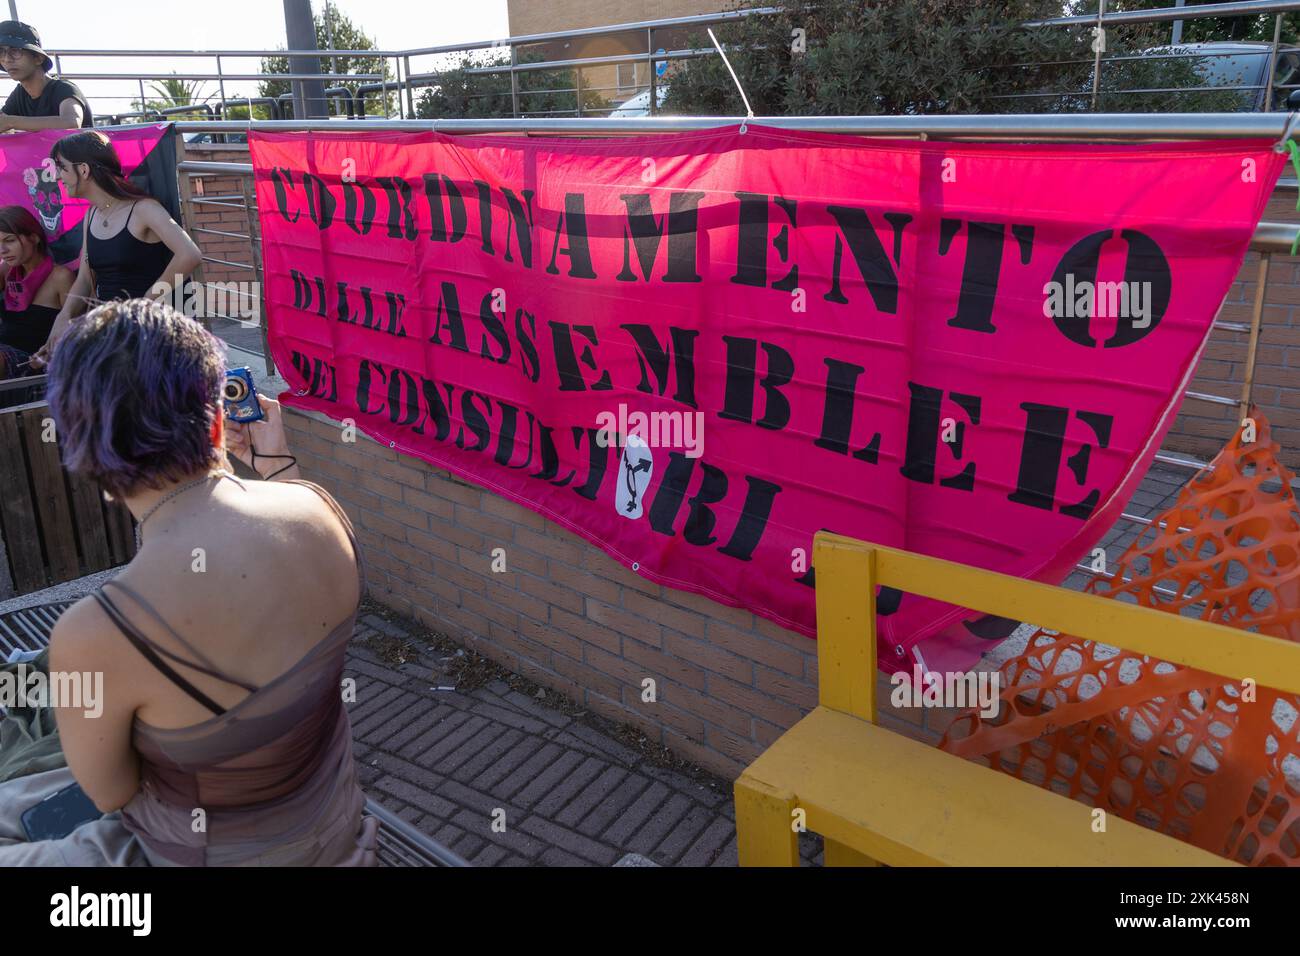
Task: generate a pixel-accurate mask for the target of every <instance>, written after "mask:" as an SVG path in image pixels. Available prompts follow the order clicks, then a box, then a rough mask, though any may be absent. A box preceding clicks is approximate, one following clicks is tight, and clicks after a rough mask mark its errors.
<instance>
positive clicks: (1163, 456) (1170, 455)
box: [1152, 451, 1210, 471]
mask: <svg viewBox="0 0 1300 956" xmlns="http://www.w3.org/2000/svg"><path fill="white" fill-rule="evenodd" d="M1152 460H1153V461H1158V462H1160V464H1162V465H1173V466H1175V467H1177V468H1187V469H1190V470H1192V471H1200V470H1201V469H1202V468H1208V467H1210V463H1209V462H1208V461H1201V460H1200V459H1199V458H1192V457H1191V456H1189V455H1179V454H1176V453H1174V452H1171V451H1158V452H1156V454H1155V457H1154V458H1153V459H1152Z"/></svg>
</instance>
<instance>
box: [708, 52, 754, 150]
mask: <svg viewBox="0 0 1300 956" xmlns="http://www.w3.org/2000/svg"><path fill="white" fill-rule="evenodd" d="M708 31H709V39H710V40H712V41H713V48H714V49H715V50H717V51H718V56H720V57H722V63H723V65H724V66H725V67H726V68H727V72H728V73H730V74H731V82H732V83H735V84H736V89H738V90H740V99H741V101H742V102H744V104H745V119H744V120H743V121H742V122H741V124H740V135H741V136H744V135H745V130H746V129H747V128H748V126H749V121H750V120H752V119H753V118H754V110H753V109H752V108H751V107H750V105H749V97H748V96H746V95H745V88H744V87H743V86H741V85H740V80H739V79H737V78H736V71H735V70H733V69H732V68H731V61H730V60H728V59H727V54H725V53H723V52H722V44H721V43H719V42H718V38H717V37H715V36H714V35H713V28H712V27H709V28H708Z"/></svg>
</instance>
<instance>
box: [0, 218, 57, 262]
mask: <svg viewBox="0 0 1300 956" xmlns="http://www.w3.org/2000/svg"><path fill="white" fill-rule="evenodd" d="M0 234H4V235H7V236H29V237H31V238H32V239H35V240H36V251H37V252H39V253H40V254H41V255H42V256H47V255H49V253H50V245H49V242H48V241H47V240H46V238H45V230H44V229H42V228H41V224H40V223H39V222H37V221H36V217H35V216H33V215H32V214H31V213H30V212H28V211H27V210H26V209H24V208H23V207H22V206H0Z"/></svg>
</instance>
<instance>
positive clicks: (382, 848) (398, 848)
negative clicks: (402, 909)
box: [0, 601, 470, 866]
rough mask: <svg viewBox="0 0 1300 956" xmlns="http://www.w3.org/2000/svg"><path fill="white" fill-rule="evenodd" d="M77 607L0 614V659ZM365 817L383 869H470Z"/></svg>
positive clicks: (44, 639)
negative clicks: (375, 829)
mask: <svg viewBox="0 0 1300 956" xmlns="http://www.w3.org/2000/svg"><path fill="white" fill-rule="evenodd" d="M74 603H75V602H73V601H55V602H52V603H50V604H38V605H36V606H35V607H28V608H22V609H21V610H18V611H9V612H8V613H7V614H0V655H2V656H3V657H8V656H9V654H11V653H12V652H14V651H38V650H41V649H43V648H45V647H48V646H49V643H50V634H51V633H53V631H54V623H55V622H56V621H57V620H58V619H59V615H60V614H62V613H63V612H64V611H66V610H67V609H68V608H69V607H71V606H72V605H73V604H74ZM365 813H367V814H369V815H370V816H373V817H375V818H376V819H378V820H379V839H378V844H379V846H378V856H379V861H380V863H381V864H382V865H384V866H469V865H470V864H469V863H468V862H466V861H465V860H464V859H463V858H462V857H460V856H458V855H457V854H455V853H453V852H452V851H451V850H449V849H448V848H447V847H445V846H443V845H442V844H441V843H439V842H438V841H437V840H434V839H432V838H430V837H429V836H428V835H427V834H425V833H422V832H421V831H419V830H417V829H416V828H415V827H413V826H411V824H409V823H407V822H406V821H405V820H403V819H402V818H401V817H399V816H397V815H396V814H394V813H393V812H392V811H391V810H388V809H387V808H386V807H382V806H380V805H379V804H378V803H376V802H375V801H374V800H371V799H370V798H366V809H365Z"/></svg>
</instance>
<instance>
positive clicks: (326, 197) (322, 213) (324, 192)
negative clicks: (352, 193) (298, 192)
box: [302, 173, 337, 231]
mask: <svg viewBox="0 0 1300 956" xmlns="http://www.w3.org/2000/svg"><path fill="white" fill-rule="evenodd" d="M302 188H303V192H305V193H306V194H307V216H308V218H310V219H311V221H312V222H313V223H315V224H316V228H317V229H320V230H322V231H324V230H325V229H328V228H329V227H330V223H332V222H333V221H334V208H335V206H336V205H337V203H336V202H335V200H334V197H333V195H331V194H330V191H329V188H328V187H327V186H326V185H325V181H324V180H323V179H321V178H320V177H319V176H316V175H314V174H312V173H303V174H302Z"/></svg>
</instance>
